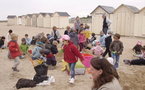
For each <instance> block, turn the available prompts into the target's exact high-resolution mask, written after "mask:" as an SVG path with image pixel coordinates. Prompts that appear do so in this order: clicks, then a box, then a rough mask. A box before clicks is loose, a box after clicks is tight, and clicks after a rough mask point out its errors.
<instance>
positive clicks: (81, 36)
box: [78, 30, 86, 51]
mask: <svg viewBox="0 0 145 90" xmlns="http://www.w3.org/2000/svg"><path fill="white" fill-rule="evenodd" d="M78 38H79V46H80V51H82V49H83V48H84V47H85V43H86V37H85V35H84V33H83V30H80V32H79V34H78Z"/></svg>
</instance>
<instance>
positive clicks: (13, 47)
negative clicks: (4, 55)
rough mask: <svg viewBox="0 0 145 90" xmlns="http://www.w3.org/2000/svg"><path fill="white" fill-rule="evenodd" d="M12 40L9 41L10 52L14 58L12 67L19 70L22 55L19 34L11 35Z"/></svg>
mask: <svg viewBox="0 0 145 90" xmlns="http://www.w3.org/2000/svg"><path fill="white" fill-rule="evenodd" d="M11 39H12V40H11V41H10V42H9V43H8V47H9V54H10V57H11V58H12V59H14V66H13V67H12V69H13V71H17V72H19V70H18V69H17V67H18V65H19V64H20V61H19V56H21V52H20V48H19V45H18V43H17V40H18V36H17V35H16V34H12V35H11Z"/></svg>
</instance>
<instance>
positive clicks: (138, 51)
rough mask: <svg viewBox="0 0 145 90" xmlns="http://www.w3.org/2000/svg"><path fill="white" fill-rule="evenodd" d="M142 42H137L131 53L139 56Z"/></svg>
mask: <svg viewBox="0 0 145 90" xmlns="http://www.w3.org/2000/svg"><path fill="white" fill-rule="evenodd" d="M141 48H142V42H140V41H138V42H137V44H136V45H135V46H134V47H133V51H134V52H135V53H136V54H141Z"/></svg>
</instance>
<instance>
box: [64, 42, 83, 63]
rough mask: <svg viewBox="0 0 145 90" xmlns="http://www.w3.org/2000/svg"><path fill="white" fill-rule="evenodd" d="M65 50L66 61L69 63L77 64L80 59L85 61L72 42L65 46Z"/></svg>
mask: <svg viewBox="0 0 145 90" xmlns="http://www.w3.org/2000/svg"><path fill="white" fill-rule="evenodd" d="M63 50H64V60H65V61H66V62H68V63H75V62H77V61H78V57H79V58H80V60H84V59H83V56H82V55H81V53H80V52H79V50H78V49H77V47H76V46H75V45H74V44H73V43H72V42H69V44H68V45H64V47H63Z"/></svg>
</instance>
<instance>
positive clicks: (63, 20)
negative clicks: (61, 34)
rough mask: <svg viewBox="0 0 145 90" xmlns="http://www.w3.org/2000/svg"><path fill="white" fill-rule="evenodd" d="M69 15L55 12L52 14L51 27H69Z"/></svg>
mask: <svg viewBox="0 0 145 90" xmlns="http://www.w3.org/2000/svg"><path fill="white" fill-rule="evenodd" d="M69 16H70V15H69V14H68V13H67V12H55V13H53V14H52V18H51V27H53V26H56V27H58V28H66V27H67V26H68V25H69Z"/></svg>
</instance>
